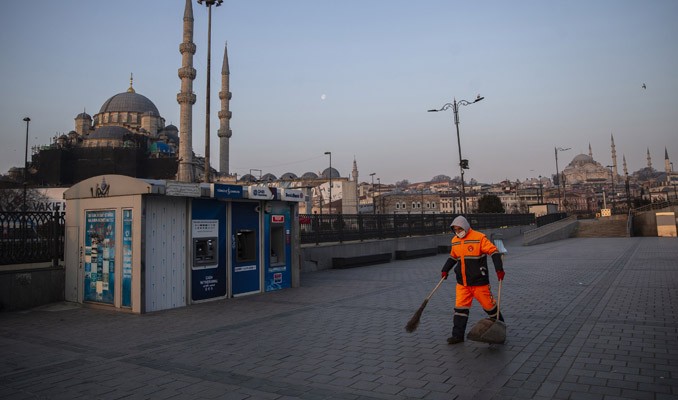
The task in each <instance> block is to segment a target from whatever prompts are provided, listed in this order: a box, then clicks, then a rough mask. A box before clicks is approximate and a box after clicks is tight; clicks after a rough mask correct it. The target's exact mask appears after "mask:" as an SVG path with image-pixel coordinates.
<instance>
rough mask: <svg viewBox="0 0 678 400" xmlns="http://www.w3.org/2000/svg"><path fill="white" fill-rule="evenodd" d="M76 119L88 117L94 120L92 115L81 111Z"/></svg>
mask: <svg viewBox="0 0 678 400" xmlns="http://www.w3.org/2000/svg"><path fill="white" fill-rule="evenodd" d="M75 119H88V120H90V121H91V120H92V117H91V116H90V115H89V114H87V113H84V112H81V113H80V114H78V115H77V116H76V117H75Z"/></svg>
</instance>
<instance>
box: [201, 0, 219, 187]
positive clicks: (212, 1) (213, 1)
mask: <svg viewBox="0 0 678 400" xmlns="http://www.w3.org/2000/svg"><path fill="white" fill-rule="evenodd" d="M203 2H204V3H205V5H206V6H207V76H206V79H207V92H206V93H205V178H204V181H205V182H210V80H211V79H210V78H211V74H210V69H211V68H210V67H211V65H210V64H211V62H212V6H213V5H215V6H217V7H219V6H220V5H221V3H223V2H224V0H198V4H202V3H203Z"/></svg>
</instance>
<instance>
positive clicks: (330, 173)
mask: <svg viewBox="0 0 678 400" xmlns="http://www.w3.org/2000/svg"><path fill="white" fill-rule="evenodd" d="M325 155H329V156H330V169H329V175H330V199H329V201H328V202H327V204H328V205H327V209H328V210H329V211H328V212H327V214H332V152H331V151H326V152H325Z"/></svg>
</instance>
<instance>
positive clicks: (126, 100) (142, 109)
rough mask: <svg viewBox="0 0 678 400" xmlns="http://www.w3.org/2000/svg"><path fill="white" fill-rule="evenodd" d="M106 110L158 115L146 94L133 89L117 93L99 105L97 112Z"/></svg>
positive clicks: (156, 109) (105, 111)
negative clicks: (99, 108)
mask: <svg viewBox="0 0 678 400" xmlns="http://www.w3.org/2000/svg"><path fill="white" fill-rule="evenodd" d="M107 112H138V113H151V115H160V113H159V112H158V108H157V107H156V106H155V104H153V102H152V101H150V100H149V99H148V98H147V97H146V96H143V95H140V94H139V93H136V92H134V91H127V92H123V93H118V94H116V95H115V96H113V97H111V98H110V99H108V100H106V102H105V103H104V104H103V105H102V106H101V110H99V113H107Z"/></svg>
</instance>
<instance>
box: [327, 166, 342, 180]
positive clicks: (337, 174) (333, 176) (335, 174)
mask: <svg viewBox="0 0 678 400" xmlns="http://www.w3.org/2000/svg"><path fill="white" fill-rule="evenodd" d="M322 177H323V178H341V175H340V174H339V171H337V170H336V169H334V168H332V175H331V176H330V169H329V168H325V170H324V171H323V173H322Z"/></svg>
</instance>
